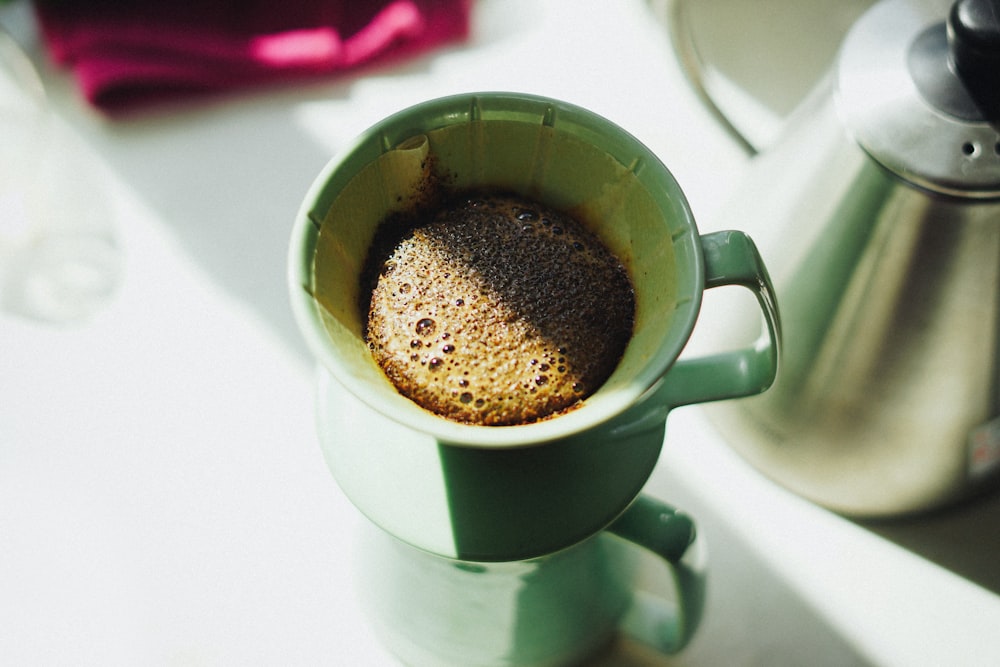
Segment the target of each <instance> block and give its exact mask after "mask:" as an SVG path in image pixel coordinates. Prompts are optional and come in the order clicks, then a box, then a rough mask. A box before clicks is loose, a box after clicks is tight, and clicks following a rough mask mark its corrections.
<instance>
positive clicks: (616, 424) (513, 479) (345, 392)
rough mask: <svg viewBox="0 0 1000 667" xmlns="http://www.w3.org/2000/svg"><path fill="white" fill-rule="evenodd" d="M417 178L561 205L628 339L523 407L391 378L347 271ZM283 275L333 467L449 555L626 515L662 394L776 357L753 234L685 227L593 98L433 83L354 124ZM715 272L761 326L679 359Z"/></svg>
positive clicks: (747, 381) (355, 280)
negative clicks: (593, 258) (504, 418)
mask: <svg viewBox="0 0 1000 667" xmlns="http://www.w3.org/2000/svg"><path fill="white" fill-rule="evenodd" d="M429 178H430V179H431V180H433V181H434V182H439V181H447V182H448V183H449V186H450V187H453V188H455V189H464V188H497V189H503V190H508V191H514V192H517V193H520V194H523V195H526V196H528V197H530V198H533V199H536V200H539V201H541V202H543V203H545V204H547V205H549V206H552V207H556V208H561V209H564V210H568V211H569V212H571V213H573V214H574V215H575V216H576V217H577V218H578V219H579V220H580V221H581V222H583V223H584V224H585V225H587V226H588V227H590V229H591V231H592V232H594V233H595V234H597V235H598V236H599V237H600V238H601V239H602V240H603V241H604V242H605V244H606V245H607V246H608V247H609V248H610V249H611V250H612V251H613V252H614V253H615V254H616V255H617V256H618V257H619V259H621V260H622V262H623V264H624V265H625V266H626V267H627V268H628V270H629V272H630V274H631V277H632V281H633V285H634V287H635V294H636V318H635V327H634V333H633V336H632V339H631V340H630V342H629V344H628V346H627V348H626V350H625V353H624V355H623V357H622V359H621V361H620V363H619V365H618V367H617V369H616V370H615V372H614V373H613V374H612V375H611V377H610V378H609V379H608V380H607V381H606V382H605V384H604V385H603V386H602V387H601V388H600V389H599V390H598V391H597V392H595V393H594V394H593V395H591V396H590V397H588V398H587V399H585V401H584V402H583V404H582V405H581V406H580V407H578V408H576V409H574V410H572V411H570V412H568V413H566V414H563V415H560V416H558V417H554V418H551V419H548V420H544V421H540V422H537V423H532V424H526V425H518V426H502V427H489V426H474V425H468V424H459V423H455V422H452V421H449V420H447V419H445V418H442V417H439V416H437V415H435V414H433V413H430V412H428V411H425V410H424V409H422V408H420V407H419V406H417V405H416V404H415V403H412V402H411V401H409V399H407V398H405V397H403V396H402V395H401V394H399V393H397V392H396V390H395V388H394V387H393V386H392V384H391V383H390V382H389V381H388V379H387V378H386V377H385V376H384V374H383V373H382V371H381V369H380V368H379V367H378V366H377V365H376V364H375V362H374V361H373V359H372V357H371V355H370V353H369V350H368V349H367V346H366V344H365V342H364V340H363V334H362V319H361V312H360V309H359V307H358V290H359V284H360V281H359V273H360V271H361V268H362V264H363V262H364V261H365V257H366V254H367V250H368V246H369V244H370V243H371V241H372V238H373V235H374V233H375V229H376V227H377V226H378V224H379V222H380V221H381V220H382V219H383V218H384V217H385V216H386V214H387V213H390V212H392V211H395V210H403V209H406V208H408V207H411V206H413V205H414V202H416V201H418V200H419V198H420V197H421V196H422V192H423V190H422V188H424V186H425V185H426V183H427V182H428V179H429ZM289 283H290V288H291V298H292V306H293V310H294V313H295V316H296V319H297V321H298V324H299V327H300V328H301V330H302V331H303V333H304V335H305V337H306V340H307V341H308V343H309V346H310V348H311V350H312V351H313V353H314V354H315V355H316V356H317V358H318V359H319V361H320V373H319V392H318V396H319V398H318V415H319V429H320V441H321V444H322V447H323V452H324V455H325V457H326V460H327V463H328V465H329V467H330V469H331V471H332V472H333V474H334V476H335V478H336V479H337V481H338V483H339V484H340V486H341V487H342V489H343V490H344V492H345V493H346V494H347V496H348V497H349V498H351V500H352V501H353V502H354V503H355V504H356V505H357V507H358V508H359V509H360V510H361V511H362V512H363V513H364V514H365V515H366V516H367V517H368V518H369V519H371V521H372V522H373V523H374V524H376V525H377V526H379V527H380V528H381V529H383V530H384V531H386V532H388V533H389V534H391V535H392V536H394V538H396V539H398V540H400V541H402V542H404V543H407V544H408V545H410V546H411V547H414V548H415V549H417V550H420V551H422V552H427V553H429V554H432V555H433V556H434V557H442V558H444V559H446V560H447V559H453V560H455V561H460V562H474V563H481V564H483V563H509V562H523V561H526V560H532V559H538V558H542V557H547V556H549V555H551V554H554V553H556V552H560V551H563V550H565V549H568V548H570V547H573V546H574V545H579V544H583V543H586V542H587V541H588V540H590V539H592V538H594V536H596V535H598V534H599V533H601V531H602V530H604V529H605V528H607V527H608V526H610V525H612V524H613V523H614V522H615V521H616V520H617V519H619V518H620V517H624V516H628V514H627V513H626V510H627V509H628V508H629V507H630V506H631V505H632V504H633V502H634V501H635V499H636V498H637V496H638V494H639V492H640V490H641V488H642V487H643V485H644V484H645V482H646V480H647V479H648V477H649V475H650V473H651V472H652V470H653V467H654V466H655V465H656V461H657V458H658V456H659V452H660V448H661V446H662V443H663V438H664V429H665V421H666V417H667V413H668V412H669V411H670V409H671V408H674V407H677V406H680V405H686V404H690V403H697V402H702V401H710V400H717V399H724V398H734V397H739V396H746V395H751V394H755V393H759V392H761V391H763V390H764V389H766V388H767V387H768V386H769V385H770V384H771V382H772V381H773V379H774V375H775V372H776V359H777V346H778V320H777V311H776V308H775V304H774V300H773V296H772V290H771V287H770V281H769V279H768V277H767V272H766V270H765V268H764V266H763V264H762V262H761V260H760V256H759V255H758V253H757V251H756V248H755V247H754V244H753V243H752V241H751V240H750V239H749V238H748V237H747V236H746V235H744V234H742V233H740V232H719V233H715V234H707V235H704V236H702V235H699V233H698V231H697V228H696V226H695V223H694V220H693V218H692V215H691V211H690V209H689V207H688V204H687V201H686V200H685V198H684V195H683V193H682V192H681V190H680V188H679V186H678V185H677V183H676V181H675V180H674V178H673V176H672V175H671V174H670V172H669V171H668V170H667V169H666V167H664V165H663V164H662V163H661V162H660V161H659V160H658V159H657V157H656V156H655V155H653V154H652V153H651V152H650V151H649V150H648V149H647V148H646V147H645V146H643V145H642V144H641V143H640V142H638V141H637V140H636V139H635V138H633V137H632V136H631V135H629V134H628V133H626V132H625V131H624V130H622V129H620V128H619V127H617V126H616V125H614V124H613V123H611V122H609V121H607V120H606V119H604V118H601V117H600V116H597V115H595V114H593V113H591V112H589V111H586V110H584V109H581V108H579V107H575V106H573V105H570V104H566V103H563V102H559V101H556V100H551V99H545V98H540V97H535V96H530V95H520V94H511V93H482V94H472V95H461V96H455V97H448V98H443V99H438V100H433V101H430V102H426V103H424V104H420V105H417V106H415V107H412V108H410V109H406V110H404V111H402V112H399V113H397V114H395V115H393V116H391V117H389V118H387V119H385V120H383V121H382V122H380V123H378V124H377V125H375V126H374V127H373V128H371V129H370V130H368V131H367V132H366V133H364V134H363V135H362V136H361V137H360V138H359V139H358V140H357V141H356V142H355V143H354V144H353V145H351V146H349V147H347V148H346V149H345V150H344V151H342V152H341V154H340V155H339V156H337V157H336V158H335V159H334V160H333V161H331V162H330V164H329V165H328V166H327V167H326V168H325V169H324V170H323V172H322V173H321V174H320V175H319V176H318V177H317V179H316V181H315V183H314V184H313V186H312V188H311V189H310V191H309V193H308V194H307V196H306V198H305V201H304V203H303V206H302V208H301V210H300V212H299V215H298V218H297V220H296V223H295V229H294V233H293V238H292V245H291V254H290V261H289ZM719 285H740V286H744V287H747V288H749V289H750V290H751V291H752V292H753V293H754V294H755V295H756V296H757V299H758V302H759V303H760V305H761V310H762V312H763V314H764V318H763V319H764V320H765V322H766V324H767V327H766V328H767V335H766V336H765V337H764V338H763V339H762V341H761V342H760V343H759V344H756V345H754V346H751V347H748V348H746V349H741V350H736V351H733V352H728V353H725V354H720V355H717V356H712V357H708V358H694V359H684V360H682V361H678V356H679V354H680V352H681V350H682V349H683V348H684V346H685V344H686V342H687V340H688V338H689V336H690V335H691V332H692V329H693V327H694V324H695V320H696V318H697V315H698V310H699V308H700V305H701V300H702V293H703V292H704V290H705V289H706V288H709V287H716V286H719ZM630 511H631V510H630ZM646 537H648V536H647V535H644V534H642V535H640V534H638V533H637V534H634V535H632V536H631V537H630V539H632V540H633V541H635V542H637V543H640V544H642V543H643V540H644V539H646ZM640 538H641V539H640ZM682 643H683V642H680V644H682ZM466 664H474V663H471V662H469V663H466Z"/></svg>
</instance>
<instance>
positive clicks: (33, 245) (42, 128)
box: [0, 27, 121, 324]
mask: <svg viewBox="0 0 1000 667" xmlns="http://www.w3.org/2000/svg"><path fill="white" fill-rule="evenodd" d="M0 147H2V149H0V150H2V159H0V308H2V309H3V310H4V311H5V312H8V313H13V314H17V315H20V316H24V317H27V318H30V319H34V320H39V321H44V322H49V323H58V324H68V323H71V322H75V321H80V320H82V319H85V318H87V317H88V316H90V315H92V314H93V313H94V312H96V311H97V310H98V309H100V308H101V307H102V306H103V305H105V304H106V303H107V302H108V301H109V299H110V298H111V296H112V295H113V294H114V292H115V288H116V287H117V285H118V280H119V277H120V273H121V254H120V251H119V247H118V241H117V234H116V233H115V228H114V221H113V216H112V215H111V212H110V207H109V206H108V200H107V196H106V194H105V192H104V190H103V187H102V186H101V183H100V181H99V180H98V179H97V177H96V171H97V170H96V169H94V166H93V165H88V164H87V162H86V156H85V154H84V152H83V151H82V150H80V149H79V147H78V146H76V145H75V144H74V143H73V142H72V141H69V140H68V137H62V136H59V132H58V127H57V125H56V123H55V122H54V119H53V117H52V114H51V112H50V109H49V105H48V100H47V98H46V95H45V90H44V87H43V85H42V82H41V79H40V78H39V77H38V73H37V72H36V71H35V68H34V66H33V65H32V63H31V60H30V59H29V58H28V57H27V55H26V54H25V53H24V51H23V50H22V49H21V48H20V46H19V45H18V44H17V42H16V41H15V40H14V39H13V38H12V37H11V36H10V35H9V34H8V33H7V32H5V31H4V29H3V28H2V27H0Z"/></svg>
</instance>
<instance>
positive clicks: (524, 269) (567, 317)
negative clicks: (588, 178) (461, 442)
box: [362, 193, 635, 426]
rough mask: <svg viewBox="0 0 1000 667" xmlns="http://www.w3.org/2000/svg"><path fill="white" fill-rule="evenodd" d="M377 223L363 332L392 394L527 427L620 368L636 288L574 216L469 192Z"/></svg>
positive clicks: (455, 415) (468, 419) (460, 417)
mask: <svg viewBox="0 0 1000 667" xmlns="http://www.w3.org/2000/svg"><path fill="white" fill-rule="evenodd" d="M390 223H391V224H390ZM383 228H384V229H383V230H380V235H379V238H378V239H377V240H376V243H375V244H374V245H373V249H372V251H371V254H370V256H369V258H368V269H367V271H366V276H367V278H366V283H367V287H366V289H363V290H362V294H363V297H362V299H363V300H362V308H363V309H365V311H366V315H367V317H366V331H365V336H366V339H367V342H368V345H369V348H370V349H371V351H372V354H373V356H374V358H375V361H376V362H377V363H378V364H379V366H380V367H381V368H382V369H383V371H384V372H385V374H386V375H387V377H388V378H389V379H390V380H391V381H392V383H393V384H394V385H395V386H396V388H397V390H398V391H399V392H400V393H402V394H403V395H404V396H407V397H408V398H410V399H411V400H413V401H414V402H416V403H417V404H419V405H421V406H422V407H424V408H426V409H427V410H430V411H432V412H435V413H437V414H439V415H441V416H444V417H447V418H449V419H452V420H455V421H459V422H463V423H470V424H482V425H489V426H504V425H514V424H525V423H531V422H534V421H538V420H540V419H544V418H546V417H548V416H551V415H554V414H559V413H561V412H564V411H566V410H569V409H571V408H572V407H573V406H574V405H576V404H578V403H579V401H581V400H582V399H583V398H585V397H587V396H588V395H590V394H591V393H593V392H594V391H596V390H597V389H598V388H599V387H600V386H601V384H603V383H604V381H605V380H606V379H607V378H608V376H610V374H611V373H612V371H613V370H614V368H615V366H616V365H617V364H618V361H619V359H620V358H621V355H622V353H623V351H624V349H625V346H626V345H627V343H628V341H629V338H630V337H631V335H632V325H633V319H634V312H635V297H634V293H633V289H632V284H631V281H630V279H629V276H628V272H627V271H626V270H625V268H624V267H623V266H622V264H621V263H620V262H619V261H618V259H617V258H615V257H614V256H613V255H612V254H611V252H610V251H609V250H608V249H607V248H606V247H605V246H604V245H603V244H602V243H601V241H600V240H599V239H598V238H597V237H596V236H595V235H593V234H592V233H590V232H589V231H588V230H587V229H585V228H584V227H583V225H581V224H580V223H579V222H577V221H576V220H574V219H573V218H572V217H570V216H568V215H566V214H565V213H562V212H559V211H554V210H550V209H548V208H546V207H544V206H542V205H540V204H538V203H536V202H533V201H530V200H526V199H524V198H521V197H517V196H512V195H498V194H489V193H486V194H482V193H477V194H472V195H465V196H462V197H459V198H456V199H454V200H453V201H451V202H449V203H447V204H445V205H444V206H441V207H439V208H437V209H435V210H434V211H432V212H430V213H428V214H427V215H425V216H423V218H422V219H415V220H410V221H409V222H406V223H405V224H404V223H401V222H400V221H399V220H395V221H387V223H384V224H383ZM368 295H370V296H371V298H370V300H367V296H368ZM366 300H367V301H366Z"/></svg>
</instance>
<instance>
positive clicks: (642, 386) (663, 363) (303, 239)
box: [288, 92, 704, 448]
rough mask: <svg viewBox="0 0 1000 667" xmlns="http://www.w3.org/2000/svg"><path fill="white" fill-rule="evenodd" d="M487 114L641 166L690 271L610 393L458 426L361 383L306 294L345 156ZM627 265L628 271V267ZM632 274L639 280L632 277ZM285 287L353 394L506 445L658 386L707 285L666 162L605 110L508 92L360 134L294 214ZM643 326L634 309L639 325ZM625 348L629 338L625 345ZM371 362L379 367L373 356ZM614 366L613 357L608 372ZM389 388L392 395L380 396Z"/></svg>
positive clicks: (393, 415) (423, 423) (403, 117)
mask: <svg viewBox="0 0 1000 667" xmlns="http://www.w3.org/2000/svg"><path fill="white" fill-rule="evenodd" d="M491 119H492V120H513V121H518V122H525V123H531V124H544V125H548V126H551V127H552V128H553V129H556V130H558V131H561V132H567V133H569V134H571V135H573V136H574V137H575V138H577V139H580V140H582V141H585V142H587V143H588V144H591V145H592V146H594V147H596V148H598V149H600V150H601V151H603V152H605V153H607V154H608V155H609V156H611V157H612V158H614V159H615V160H616V161H618V162H619V163H620V164H621V165H622V166H624V167H626V168H628V169H630V170H633V168H634V167H635V165H642V168H641V171H640V170H639V169H634V171H635V174H636V176H637V177H638V178H639V180H640V181H641V182H642V183H643V185H644V186H645V188H646V191H647V193H648V194H649V196H650V197H652V198H653V199H654V200H655V201H656V203H657V206H658V208H660V209H663V210H665V211H666V210H669V211H672V212H673V214H674V216H675V217H676V219H673V218H668V220H669V222H670V224H672V227H671V229H670V236H671V240H672V246H673V252H674V254H675V256H677V257H681V256H683V257H684V259H685V262H684V263H685V265H686V266H687V267H688V270H687V272H686V275H681V272H678V285H677V299H676V304H675V306H674V308H673V314H672V319H671V324H670V326H669V327H668V328H667V331H665V332H664V335H663V336H662V339H661V340H660V342H659V344H658V346H657V348H656V350H655V352H654V353H653V354H650V355H647V356H648V357H649V358H648V360H646V363H644V364H643V365H642V367H641V368H640V369H639V371H638V372H636V373H635V374H634V376H632V377H631V378H630V379H629V380H628V382H625V383H621V382H618V383H615V385H614V386H615V388H614V390H608V389H607V388H608V387H609V386H610V385H611V384H612V383H611V378H609V380H608V381H606V382H605V383H604V385H603V386H602V387H601V388H599V389H598V390H597V391H596V392H594V394H592V395H591V396H589V397H588V398H586V399H583V404H582V405H581V406H579V407H577V408H575V409H572V410H570V411H569V412H567V413H564V414H560V415H557V416H554V417H551V418H548V419H544V420H541V421H537V422H532V423H529V424H518V425H511V426H483V425H475V424H464V423H459V422H456V421H452V420H449V419H447V418H445V417H442V416H439V415H437V414H434V413H432V412H430V411H428V410H426V409H424V408H422V407H420V406H419V405H417V404H416V403H414V402H412V401H411V400H410V399H408V398H406V397H404V396H403V395H402V394H399V393H398V392H396V391H395V388H394V387H393V386H392V384H391V382H390V381H389V380H388V378H385V377H384V374H383V378H384V380H385V385H386V386H385V387H379V388H376V387H373V386H371V385H370V384H369V383H366V382H361V381H358V380H357V378H356V377H355V374H354V372H353V371H352V369H351V368H350V367H349V366H348V365H347V364H345V363H344V362H343V360H342V358H341V355H340V354H339V353H338V351H337V350H335V349H334V344H333V341H332V340H331V338H330V336H329V335H328V334H327V331H326V328H325V325H324V323H323V318H322V314H321V309H322V308H323V306H322V305H320V304H319V302H318V300H317V299H316V298H315V297H314V296H313V291H312V285H313V264H314V257H315V253H316V246H317V240H318V237H319V232H320V229H321V227H322V224H323V220H324V218H325V217H326V211H327V210H328V209H329V208H330V206H331V204H332V203H333V202H334V200H335V199H336V197H337V195H339V193H340V192H341V191H342V190H343V188H344V187H345V186H346V185H347V184H348V183H349V182H350V181H351V179H352V178H353V177H354V176H355V175H356V173H357V172H356V171H348V170H342V169H341V167H343V166H344V165H345V164H347V163H349V162H359V161H360V162H363V163H364V164H369V163H371V162H373V161H375V160H376V159H378V158H379V156H381V155H382V154H383V153H385V152H386V151H388V150H390V149H392V148H393V147H395V146H397V145H398V144H399V143H400V142H402V141H404V140H406V139H409V138H411V137H413V136H415V135H418V134H421V133H426V132H431V131H433V130H435V129H440V128H444V127H447V126H450V125H455V124H461V123H468V122H472V121H475V120H484V121H485V120H491ZM679 263H680V262H678V264H679ZM629 270H630V272H631V271H632V270H633V267H629ZM632 278H633V280H635V276H634V275H633V276H632ZM685 278H687V279H690V284H689V285H683V284H682V282H683V281H684V279H685ZM288 286H289V290H290V297H291V305H292V311H293V314H294V317H295V320H296V322H297V323H298V325H299V329H300V331H301V332H302V334H303V336H304V337H305V339H306V343H307V345H308V347H309V349H310V350H311V351H312V352H313V354H315V355H316V357H317V359H318V360H319V362H320V363H321V365H322V367H323V368H324V369H325V370H327V371H328V372H329V373H330V374H331V375H332V376H333V377H334V378H335V379H336V380H337V381H338V382H339V383H340V384H341V385H342V386H344V387H345V388H346V389H347V390H348V391H349V392H350V393H351V394H353V395H354V396H355V397H357V398H358V399H360V400H361V401H363V402H364V403H365V404H367V405H368V406H370V407H372V408H373V409H374V410H376V411H377V412H379V413H381V414H382V415H384V416H386V417H387V418H389V419H392V420H394V421H397V422H403V423H405V424H406V425H407V426H409V427H411V428H413V429H415V430H418V431H421V432H424V433H427V434H428V435H431V436H433V437H434V438H435V439H436V440H438V441H439V442H443V443H449V444H455V445H462V446H470V447H490V448H498V447H499V448H509V447H521V446H530V445H537V444H542V443H544V442H548V441H552V440H556V439H562V438H565V437H568V436H571V435H575V434H578V433H581V432H583V431H586V430H588V429H591V428H594V427H596V426H599V425H601V424H603V423H605V422H607V421H608V420H610V419H612V418H614V417H615V416H617V415H619V414H621V413H622V412H624V411H625V410H627V409H628V408H629V407H631V406H633V405H634V404H636V403H637V402H638V401H639V400H640V399H641V398H642V397H643V395H645V394H646V393H647V392H649V391H650V390H651V389H653V388H654V387H656V386H657V385H658V384H659V382H660V381H661V380H662V379H663V377H664V375H665V374H666V372H667V370H668V369H669V368H670V366H671V365H672V364H673V363H674V361H675V360H676V359H677V357H678V356H679V355H680V352H681V350H682V349H683V347H684V344H685V343H686V342H687V339H688V337H689V336H690V333H691V331H692V329H693V328H694V323H695V320H696V318H697V314H698V310H699V308H700V304H701V295H702V291H703V289H704V260H703V258H702V254H701V248H700V245H699V243H698V231H697V226H696V225H695V221H694V217H693V215H692V213H691V209H690V206H689V205H688V203H687V199H686V197H685V196H684V193H683V191H682V190H681V188H680V185H679V184H678V183H677V181H676V179H675V178H674V177H673V174H672V173H671V172H670V171H669V170H668V169H667V167H666V166H665V165H664V164H663V163H662V161H661V160H660V159H659V158H658V157H657V156H656V155H655V154H654V153H653V152H652V151H651V150H649V148H647V147H646V146H645V145H644V144H643V143H641V142H640V141H639V140H638V139H636V138H635V137H634V136H633V135H632V134H630V133H628V132H627V131H625V130H624V129H622V128H621V127H619V126H618V125H616V124H615V123H613V122H611V121H610V120H608V119H606V118H604V117H603V116H600V115H599V114H596V113H594V112H592V111H589V110H587V109H584V108H583V107H579V106H577V105H574V104H571V103H568V102H563V101H560V100H556V99H552V98H548V97H542V96H538V95H532V94H522V93H514V92H475V93H465V94H458V95H450V96H447V97H441V98H437V99H432V100H428V101H426V102H421V103H419V104H416V105H413V106H410V107H407V108H405V109H402V110H400V111H398V112H396V113H394V114H392V115H390V116H388V117H386V118H385V119H383V120H381V121H379V122H378V123H376V124H375V125H373V126H371V127H370V128H368V129H367V130H365V131H364V132H363V133H362V134H360V135H359V136H358V137H356V138H355V140H354V141H353V142H352V143H351V144H349V145H348V146H347V147H346V148H345V149H344V150H342V151H340V152H339V153H338V154H337V155H335V156H334V157H333V158H332V159H331V160H330V161H329V162H328V163H327V164H326V166H325V167H324V168H323V169H322V170H321V171H320V173H319V174H318V175H317V177H316V178H315V179H314V181H313V183H312V185H311V186H310V188H309V190H308V192H307V194H306V196H305V199H304V200H303V203H302V204H301V206H300V208H299V211H298V213H297V215H296V218H295V222H294V227H293V231H292V239H291V245H290V250H289V261H288ZM641 324H642V321H641V319H640V317H639V316H638V314H637V319H636V326H637V327H638V326H641ZM634 335H635V334H633V336H634ZM631 344H632V343H631V341H630V343H629V346H631ZM627 352H628V348H626V353H627ZM623 358H624V357H623ZM371 363H372V365H373V366H374V368H375V369H377V370H378V371H379V372H380V373H381V369H378V366H377V364H376V363H375V361H374V359H372V362H371ZM620 367H621V364H620V363H619V368H618V369H616V371H615V372H614V373H613V374H612V378H614V377H615V374H617V373H618V372H619V370H620ZM386 387H388V388H389V389H390V390H392V391H391V392H386V391H385V389H386Z"/></svg>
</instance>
